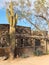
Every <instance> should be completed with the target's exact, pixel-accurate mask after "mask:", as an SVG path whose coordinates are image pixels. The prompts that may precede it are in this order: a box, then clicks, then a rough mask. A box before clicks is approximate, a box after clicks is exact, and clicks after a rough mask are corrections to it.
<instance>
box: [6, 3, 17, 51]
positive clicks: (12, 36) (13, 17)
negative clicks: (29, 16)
mask: <svg viewBox="0 0 49 65" xmlns="http://www.w3.org/2000/svg"><path fill="white" fill-rule="evenodd" d="M6 15H7V18H8V22H9V24H10V29H9V34H10V45H11V49H12V52H14V48H15V32H16V31H15V29H16V23H17V14H16V13H14V10H13V3H12V2H10V5H9V9H7V10H6Z"/></svg>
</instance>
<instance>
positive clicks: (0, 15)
mask: <svg viewBox="0 0 49 65" xmlns="http://www.w3.org/2000/svg"><path fill="white" fill-rule="evenodd" d="M8 1H10V0H0V24H9V23H8V20H7V17H6V9H5V2H8ZM31 1H32V3H33V2H34V1H35V0H31ZM17 25H20V26H28V27H31V24H29V23H28V22H26V20H25V19H24V20H23V21H18V23H17Z"/></svg>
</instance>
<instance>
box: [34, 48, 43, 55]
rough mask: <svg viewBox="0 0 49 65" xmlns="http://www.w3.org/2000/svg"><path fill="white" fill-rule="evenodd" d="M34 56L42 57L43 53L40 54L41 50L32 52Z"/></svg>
mask: <svg viewBox="0 0 49 65" xmlns="http://www.w3.org/2000/svg"><path fill="white" fill-rule="evenodd" d="M34 54H35V55H36V56H40V55H43V52H42V51H41V50H39V49H37V50H36V51H35V52H34Z"/></svg>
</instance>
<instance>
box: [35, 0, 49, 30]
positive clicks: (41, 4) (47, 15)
mask: <svg viewBox="0 0 49 65" xmlns="http://www.w3.org/2000/svg"><path fill="white" fill-rule="evenodd" d="M48 3H49V2H47V1H46V0H37V1H36V2H35V5H34V7H35V9H34V11H35V12H36V14H35V16H36V17H37V18H38V17H39V18H42V20H43V19H44V20H45V21H46V27H47V26H48V29H47V30H48V31H49V12H48V11H49V7H48ZM40 20H41V19H40ZM44 28H45V27H44Z"/></svg>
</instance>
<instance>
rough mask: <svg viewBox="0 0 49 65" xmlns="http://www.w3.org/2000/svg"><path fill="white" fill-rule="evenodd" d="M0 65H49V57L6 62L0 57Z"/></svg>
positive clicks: (17, 59)
mask: <svg viewBox="0 0 49 65" xmlns="http://www.w3.org/2000/svg"><path fill="white" fill-rule="evenodd" d="M0 65H49V55H44V56H39V57H37V56H34V57H33V56H32V57H29V58H16V59H8V60H5V61H4V60H3V59H2V58H1V57H0Z"/></svg>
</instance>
